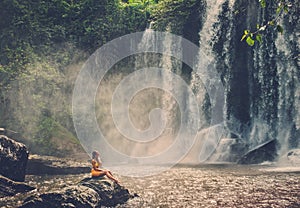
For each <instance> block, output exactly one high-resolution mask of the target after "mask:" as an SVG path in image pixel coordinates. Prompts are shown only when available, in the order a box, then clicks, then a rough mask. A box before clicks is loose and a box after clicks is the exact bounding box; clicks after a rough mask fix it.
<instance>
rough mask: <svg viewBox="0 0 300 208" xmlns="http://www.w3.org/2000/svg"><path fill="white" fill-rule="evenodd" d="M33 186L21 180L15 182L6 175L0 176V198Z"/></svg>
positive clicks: (32, 188) (24, 190)
mask: <svg viewBox="0 0 300 208" xmlns="http://www.w3.org/2000/svg"><path fill="white" fill-rule="evenodd" d="M34 189H35V188H34V187H32V186H29V185H27V184H25V183H22V182H15V181H12V180H10V179H8V178H6V177H3V176H0V198H1V197H5V196H13V195H15V194H17V193H24V192H28V191H31V190H34Z"/></svg>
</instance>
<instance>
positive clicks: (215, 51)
mask: <svg viewBox="0 0 300 208" xmlns="http://www.w3.org/2000/svg"><path fill="white" fill-rule="evenodd" d="M258 7H259V5H256V4H255V3H253V4H251V5H249V4H246V1H242V0H241V1H238V0H215V1H208V0H207V1H206V2H202V3H201V8H204V10H203V11H201V12H202V13H205V15H204V17H202V18H199V19H200V20H199V21H200V22H201V27H200V28H199V31H198V34H197V35H196V36H197V37H198V38H199V39H198V41H199V51H198V54H197V55H196V56H197V57H196V61H195V62H196V65H195V66H196V67H197V69H200V70H199V71H200V72H201V73H200V74H199V73H196V72H195V71H194V72H192V74H191V76H190V77H191V78H190V80H188V84H190V88H191V89H193V92H194V94H195V97H196V99H197V103H198V105H199V107H200V109H199V111H200V112H199V117H198V120H199V122H200V123H199V128H198V134H197V136H196V138H197V139H196V143H195V144H194V145H193V147H192V149H191V151H190V153H189V154H188V155H187V157H186V158H185V160H184V161H185V162H196V163H199V162H205V161H209V162H229V161H230V162H236V161H238V160H239V159H240V158H241V157H242V156H243V155H244V154H245V153H247V152H248V151H250V150H253V149H256V148H257V147H261V146H262V144H265V143H266V142H269V141H272V140H276V141H278V142H279V144H280V147H281V149H280V150H281V151H277V152H278V153H280V154H283V153H284V152H286V151H288V150H289V149H290V148H297V146H298V144H299V142H298V140H299V136H300V130H299V128H300V118H299V117H300V116H299V110H298V106H299V96H300V95H299V94H300V90H299V62H297V60H296V59H297V56H298V55H297V53H298V54H299V40H298V39H297V37H298V36H297V32H295V31H294V32H293V31H291V27H290V26H291V25H292V24H294V23H295V22H297V21H299V18H298V17H296V16H297V15H296V13H297V10H296V9H295V11H293V12H292V13H291V16H292V17H293V18H292V20H290V21H289V20H288V21H287V20H285V21H284V22H282V25H285V26H287V29H286V30H287V31H286V33H285V34H284V35H277V34H276V32H274V31H271V30H270V31H266V35H265V39H264V41H263V43H262V44H260V45H257V44H256V45H255V48H251V47H250V46H248V45H247V44H246V43H245V42H241V41H240V38H241V35H242V33H243V30H244V29H246V28H249V27H252V26H253V25H255V24H256V22H260V21H262V22H264V21H266V20H267V19H268V18H269V16H268V15H269V13H270V12H271V10H272V8H271V6H270V8H269V7H268V8H267V9H266V10H263V9H262V10H261V11H257V9H256V8H258ZM237 10H241V11H242V12H240V13H239V12H237ZM264 11H265V12H264ZM272 11H273V10H272ZM241 13H242V14H241ZM150 27H151V26H150ZM173 27H174V26H173ZM165 30H166V31H170V32H172V29H171V28H169V27H167V28H165ZM153 33H154V31H153V30H152V29H151V28H148V29H147V30H146V31H145V32H144V34H143V36H142V37H141V39H140V42H139V46H140V47H142V48H146V49H149V50H150V51H151V50H155V48H159V47H162V48H163V50H162V51H163V53H162V54H157V53H156V54H155V53H142V54H138V55H136V56H135V57H134V60H132V59H130V60H129V61H128V60H127V62H126V64H125V69H124V70H122V69H121V70H120V69H118V71H125V72H126V73H125V75H124V74H123V75H121V76H120V77H119V78H118V77H117V76H118V75H117V74H113V73H112V74H111V76H112V77H115V78H116V79H118V81H117V82H120V80H122V79H123V78H124V77H125V76H127V75H128V74H129V73H132V72H134V71H139V70H141V69H143V68H144V69H146V70H144V71H143V73H145V76H144V77H145V79H146V80H145V82H147V81H148V80H150V79H151V78H152V77H149V76H148V75H149V74H148V73H149V72H150V71H152V72H153V73H155V76H157V77H158V78H159V79H160V80H162V83H160V84H161V85H160V87H161V89H159V88H155V87H152V89H149V90H150V91H148V93H146V94H145V95H141V96H139V93H138V94H137V96H134V97H133V98H132V102H131V104H133V106H132V107H131V106H130V107H129V114H130V116H131V118H132V120H131V121H132V123H133V124H134V125H135V126H136V127H137V129H138V130H140V131H144V130H145V129H146V131H145V132H146V133H147V128H148V127H149V125H150V127H149V128H150V130H151V128H154V129H159V131H160V130H161V127H164V129H163V130H162V131H161V132H156V133H160V137H159V138H162V140H163V143H161V142H158V141H152V144H153V146H152V147H151V148H150V147H149V146H147V145H146V146H145V145H143V144H142V143H141V144H137V143H136V144H134V145H125V146H127V148H125V149H126V151H125V153H126V154H129V155H131V156H142V155H144V154H145V153H146V156H148V155H151V154H153V153H154V154H155V153H157V152H159V151H160V150H163V149H165V148H167V147H168V146H169V145H170V144H171V143H172V142H173V141H174V139H175V135H176V134H177V133H178V128H179V127H180V125H182V126H185V127H189V126H190V125H192V122H191V121H190V118H192V117H193V115H188V114H189V113H190V111H189V109H191V108H193V107H194V106H193V103H192V101H191V100H190V99H189V96H187V95H186V91H185V90H183V89H179V88H178V87H176V85H175V86H174V83H176V80H174V76H172V74H173V75H174V74H176V75H177V76H178V77H179V76H181V78H182V74H183V73H184V72H183V68H184V65H183V64H182V62H181V61H179V60H176V59H175V58H174V57H172V56H170V55H167V54H172V52H173V53H177V52H174V51H173V50H177V49H178V51H180V50H179V49H180V47H181V45H182V43H181V42H175V41H174V40H172V39H170V37H167V38H165V39H163V40H162V41H160V43H162V45H157V39H158V38H159V37H156V36H155V35H153ZM291 33H292V34H293V35H292V42H289V41H288V40H289V39H290V38H291ZM174 45H175V46H176V47H175V48H174ZM178 53H179V52H178ZM182 55H183V56H185V54H182ZM151 67H152V68H151ZM155 67H156V68H162V69H163V70H156V69H154V68H155ZM121 68H122V67H121ZM123 68H124V66H123ZM129 68H130V69H129ZM201 68H205V69H208V70H207V71H205V70H204V71H201ZM213 70H217V71H218V73H219V74H220V76H219V77H218V78H216V77H214V79H212V78H211V74H210V73H211V71H213ZM152 72H151V73H152ZM133 78H134V76H133ZM128 79H130V78H128ZM220 82H222V83H223V85H224V87H225V96H224V97H225V100H222V99H221V98H220V96H219V95H218V94H214V93H211V92H212V91H213V89H214V86H216V85H217V84H218V83H220ZM130 83H131V84H130V85H131V86H132V89H135V88H137V87H138V86H137V85H136V84H138V83H137V82H136V81H135V80H134V79H132V81H130ZM150 88H151V87H150ZM128 89H129V88H128ZM132 89H129V91H130V90H132ZM145 91H146V89H145ZM175 92H177V95H178V96H177V97H176V99H174V98H173V93H175ZM112 93H113V92H112ZM120 96H122V95H120ZM123 96H125V97H124V98H122V100H126V96H127V93H124V94H123ZM149 98H150V101H149ZM105 99H106V96H105ZM220 99H221V100H220ZM218 105H219V106H221V108H216V106H218ZM178 106H184V107H183V108H181V109H180V110H179V107H178ZM156 108H160V109H161V110H160V111H156ZM153 109H154V111H153V112H152V110H153ZM214 109H221V111H220V112H214V111H215V110H214ZM106 111H108V110H106ZM152 113H153V114H152ZM156 113H160V114H156ZM213 113H215V114H216V113H217V114H218V115H219V116H217V117H216V116H215V117H213V116H212V114H213ZM153 115H156V116H157V115H159V116H161V117H160V118H159V119H158V120H160V122H152V121H153V120H151V119H153V117H151V116H153ZM186 115H187V116H186ZM184 116H185V117H184ZM98 117H103V116H102V115H101V114H100V115H99V116H98ZM183 117H184V119H182V118H183ZM131 121H130V122H131ZM101 122H102V123H103V126H104V125H105V122H106V121H105V120H102V121H101ZM123 124H124V125H125V127H126V125H127V123H126V122H123ZM152 124H153V126H151V125H152ZM106 126H108V128H106V129H111V128H113V123H109V124H107V125H106ZM125 129H126V128H125ZM148 133H149V135H150V134H151V131H148ZM111 135H112V136H111V137H113V138H114V140H115V141H118V138H120V137H122V136H123V135H121V136H120V135H118V134H115V133H112V134H111ZM149 135H148V136H149ZM122 145H123V144H121V145H119V146H122ZM123 146H124V145H123ZM187 146H188V145H187ZM278 147H279V146H278ZM183 149H184V148H183ZM178 150H179V151H181V150H180V148H178ZM271 154H276V153H271ZM170 157H171V156H170ZM258 157H260V156H258ZM261 157H262V161H263V160H264V158H263V157H264V156H261ZM257 161H260V160H257Z"/></svg>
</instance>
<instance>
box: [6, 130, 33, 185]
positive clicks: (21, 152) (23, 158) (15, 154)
mask: <svg viewBox="0 0 300 208" xmlns="http://www.w3.org/2000/svg"><path fill="white" fill-rule="evenodd" d="M27 160H28V151H27V148H26V146H25V145H24V144H21V143H19V142H16V141H14V140H12V139H10V138H8V137H7V136H5V135H0V174H1V175H3V176H5V177H7V178H9V179H12V180H14V181H24V179H25V173H26V164H27Z"/></svg>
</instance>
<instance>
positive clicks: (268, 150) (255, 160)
mask: <svg viewBox="0 0 300 208" xmlns="http://www.w3.org/2000/svg"><path fill="white" fill-rule="evenodd" d="M277 156H278V155H277V141H276V140H275V139H273V140H270V141H268V142H266V143H264V144H262V145H260V146H258V147H256V148H254V149H253V150H250V151H249V152H247V153H246V154H245V155H244V156H242V157H241V159H240V160H239V161H238V164H259V163H262V162H265V161H271V162H272V161H274V160H275V159H276V158H277Z"/></svg>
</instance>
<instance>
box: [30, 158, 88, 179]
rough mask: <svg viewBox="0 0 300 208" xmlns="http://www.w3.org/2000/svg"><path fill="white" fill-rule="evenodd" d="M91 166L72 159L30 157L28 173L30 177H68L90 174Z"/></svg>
mask: <svg viewBox="0 0 300 208" xmlns="http://www.w3.org/2000/svg"><path fill="white" fill-rule="evenodd" d="M90 171H91V165H90V164H89V163H87V162H76V161H74V160H71V159H65V158H56V157H50V156H41V155H30V156H29V160H28V162H27V170H26V173H27V174H29V175H45V174H47V175H66V174H81V173H89V172H90Z"/></svg>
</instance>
